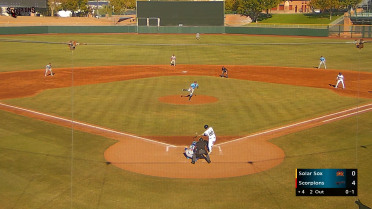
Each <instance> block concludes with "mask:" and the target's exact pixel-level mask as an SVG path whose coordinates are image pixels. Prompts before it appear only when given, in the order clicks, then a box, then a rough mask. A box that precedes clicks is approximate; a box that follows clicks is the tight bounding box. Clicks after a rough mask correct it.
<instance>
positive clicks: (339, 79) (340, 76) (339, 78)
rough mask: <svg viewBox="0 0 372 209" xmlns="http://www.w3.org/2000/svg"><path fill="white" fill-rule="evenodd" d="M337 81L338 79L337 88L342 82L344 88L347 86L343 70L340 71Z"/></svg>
mask: <svg viewBox="0 0 372 209" xmlns="http://www.w3.org/2000/svg"><path fill="white" fill-rule="evenodd" d="M336 81H337V84H336V86H335V88H336V89H337V86H338V84H339V83H342V88H343V89H344V88H345V85H344V75H342V73H341V72H340V73H338V75H337V79H336Z"/></svg>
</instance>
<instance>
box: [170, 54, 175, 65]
mask: <svg viewBox="0 0 372 209" xmlns="http://www.w3.org/2000/svg"><path fill="white" fill-rule="evenodd" d="M170 65H171V66H176V56H174V54H173V55H172V56H171V63H170Z"/></svg>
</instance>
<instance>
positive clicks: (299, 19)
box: [259, 14, 343, 24]
mask: <svg viewBox="0 0 372 209" xmlns="http://www.w3.org/2000/svg"><path fill="white" fill-rule="evenodd" d="M341 16H343V14H342V15H341V14H338V15H337V14H336V15H332V16H331V19H329V14H271V17H269V18H264V19H263V20H261V21H259V23H280V24H330V23H331V22H333V21H335V20H336V19H337V18H339V17H341Z"/></svg>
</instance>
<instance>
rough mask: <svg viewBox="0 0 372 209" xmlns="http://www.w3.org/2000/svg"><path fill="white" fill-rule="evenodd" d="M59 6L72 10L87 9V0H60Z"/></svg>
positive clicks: (84, 10)
mask: <svg viewBox="0 0 372 209" xmlns="http://www.w3.org/2000/svg"><path fill="white" fill-rule="evenodd" d="M61 3H62V4H61V6H62V9H63V10H70V11H72V12H75V11H78V10H80V11H81V12H87V11H88V6H87V5H88V0H62V2H61Z"/></svg>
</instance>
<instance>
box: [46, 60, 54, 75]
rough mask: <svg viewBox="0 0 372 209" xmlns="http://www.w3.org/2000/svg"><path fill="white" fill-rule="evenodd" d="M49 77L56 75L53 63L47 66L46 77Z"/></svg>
mask: <svg viewBox="0 0 372 209" xmlns="http://www.w3.org/2000/svg"><path fill="white" fill-rule="evenodd" d="M49 72H50V74H49ZM47 75H51V76H53V75H54V73H53V72H52V63H49V64H47V66H45V74H44V76H47Z"/></svg>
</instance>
